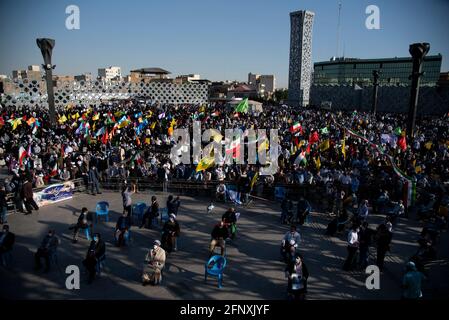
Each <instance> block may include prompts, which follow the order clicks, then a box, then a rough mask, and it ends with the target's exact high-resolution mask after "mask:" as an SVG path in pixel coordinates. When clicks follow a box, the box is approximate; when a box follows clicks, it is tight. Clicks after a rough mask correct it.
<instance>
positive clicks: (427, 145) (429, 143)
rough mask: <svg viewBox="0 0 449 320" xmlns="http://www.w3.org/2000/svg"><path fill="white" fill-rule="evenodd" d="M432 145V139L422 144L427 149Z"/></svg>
mask: <svg viewBox="0 0 449 320" xmlns="http://www.w3.org/2000/svg"><path fill="white" fill-rule="evenodd" d="M432 145H433V143H432V141H429V142H427V143H426V144H425V145H424V147H425V148H426V149H427V150H430V149H431V148H432Z"/></svg>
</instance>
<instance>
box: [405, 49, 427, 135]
mask: <svg viewBox="0 0 449 320" xmlns="http://www.w3.org/2000/svg"><path fill="white" fill-rule="evenodd" d="M429 49H430V44H428V43H413V44H411V45H410V48H409V52H410V54H411V55H412V60H413V71H412V74H411V75H410V77H409V79H411V80H412V89H411V95H410V107H409V111H408V119H407V138H408V139H409V140H410V141H412V140H413V137H414V136H415V122H416V109H417V107H418V96H419V80H420V78H421V76H422V75H423V74H424V73H423V72H422V62H423V60H424V57H425V56H426V54H427V53H428V52H429Z"/></svg>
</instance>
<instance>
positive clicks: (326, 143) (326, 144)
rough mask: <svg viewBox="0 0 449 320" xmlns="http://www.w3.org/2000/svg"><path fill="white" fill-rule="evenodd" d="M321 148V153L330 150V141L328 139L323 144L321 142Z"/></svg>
mask: <svg viewBox="0 0 449 320" xmlns="http://www.w3.org/2000/svg"><path fill="white" fill-rule="evenodd" d="M319 148H320V151H326V150H327V149H329V148H330V142H329V139H326V140H324V141H323V142H321V144H320V146H319Z"/></svg>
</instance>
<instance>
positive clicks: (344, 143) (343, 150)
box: [341, 139, 346, 160]
mask: <svg viewBox="0 0 449 320" xmlns="http://www.w3.org/2000/svg"><path fill="white" fill-rule="evenodd" d="M341 153H342V154H343V158H344V159H345V160H346V140H345V139H343V140H342V143H341Z"/></svg>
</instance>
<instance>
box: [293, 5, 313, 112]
mask: <svg viewBox="0 0 449 320" xmlns="http://www.w3.org/2000/svg"><path fill="white" fill-rule="evenodd" d="M314 17H315V13H313V12H311V11H305V10H302V11H295V12H291V13H290V65H289V74H288V100H289V104H291V105H293V106H298V105H300V106H307V105H308V104H309V96H310V87H311V84H312V28H313V19H314Z"/></svg>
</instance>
